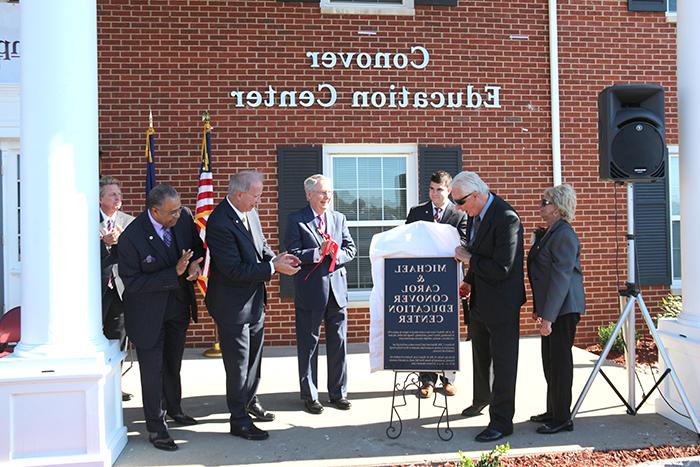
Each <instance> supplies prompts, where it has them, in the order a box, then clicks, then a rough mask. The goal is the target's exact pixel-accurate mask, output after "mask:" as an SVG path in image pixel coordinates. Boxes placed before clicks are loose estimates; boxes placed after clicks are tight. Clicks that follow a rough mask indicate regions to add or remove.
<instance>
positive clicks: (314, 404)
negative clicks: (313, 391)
mask: <svg viewBox="0 0 700 467" xmlns="http://www.w3.org/2000/svg"><path fill="white" fill-rule="evenodd" d="M304 407H306V411H307V412H309V413H312V414H314V415H318V414H320V413H321V412H323V406H322V405H321V403H320V402H319V401H310V400H308V399H306V400H304Z"/></svg>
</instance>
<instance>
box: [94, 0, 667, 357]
mask: <svg viewBox="0 0 700 467" xmlns="http://www.w3.org/2000/svg"><path fill="white" fill-rule="evenodd" d="M547 3H548V2H547V0H524V1H515V0H511V1H508V2H503V1H501V0H492V1H488V0H480V1H479V2H470V1H464V0H462V1H460V2H459V5H458V6H457V7H437V6H418V7H416V15H415V16H414V17H391V16H352V15H321V14H320V12H319V7H318V5H314V4H313V3H300V2H276V1H263V0H250V1H245V0H230V1H224V0H222V1H218V2H210V1H206V0H201V1H200V0H187V1H185V0H162V1H156V0H152V1H149V2H142V1H138V0H98V2H97V7H98V41H99V51H98V53H99V55H98V66H99V92H100V109H99V115H100V149H101V150H102V157H101V172H102V173H103V174H113V175H116V176H118V177H119V178H120V179H121V180H122V181H123V185H124V186H123V190H124V194H125V210H126V211H127V212H131V213H135V212H137V211H140V210H141V209H142V206H143V186H144V176H145V175H144V164H145V161H144V152H143V149H144V142H145V137H144V131H145V129H146V127H147V125H148V112H149V109H152V111H153V116H154V126H155V129H156V167H157V177H158V181H160V182H169V183H172V184H173V185H174V186H175V187H176V188H177V189H178V191H179V192H180V193H181V194H182V197H183V201H184V203H185V204H187V205H190V206H192V207H194V199H195V195H196V190H197V174H198V168H199V145H200V140H201V122H200V117H199V115H200V113H201V112H202V111H203V110H208V111H209V112H210V113H211V116H212V124H213V126H214V131H213V143H212V153H213V167H214V179H215V189H216V193H217V199H220V198H221V197H222V196H223V195H224V193H225V188H226V183H227V180H228V176H229V175H230V174H232V173H234V172H236V171H238V170H242V169H256V170H259V171H262V172H264V173H265V175H266V192H265V193H264V196H263V200H262V203H261V205H260V207H259V211H260V215H261V219H262V221H263V229H264V230H265V231H266V232H267V235H268V240H269V243H270V244H271V246H272V247H273V249H275V250H277V249H278V247H279V242H278V238H277V228H278V226H277V222H278V219H277V206H278V203H283V202H284V200H278V198H277V193H276V180H277V168H276V147H277V146H278V145H305V144H330V143H334V144H338V143H352V144H367V143H369V144H372V143H373V144H386V143H391V144H399V143H413V144H435V145H459V146H461V148H462V150H463V154H464V157H463V164H464V168H465V169H469V170H475V171H477V172H478V173H479V174H480V175H481V176H482V177H483V179H484V180H485V181H486V182H487V183H488V184H489V185H490V186H491V188H492V189H493V190H494V191H496V192H497V193H498V194H500V195H501V196H503V197H504V198H505V199H507V200H508V201H509V202H511V204H513V205H514V206H515V207H516V209H518V211H519V212H520V214H521V217H522V220H523V223H524V226H525V229H526V238H529V236H530V232H532V230H533V229H534V228H535V227H536V226H537V225H541V224H542V221H541V219H539V216H538V210H537V203H538V200H539V199H540V196H541V192H542V190H543V189H544V188H546V187H547V186H549V185H551V183H552V162H551V160H552V158H551V120H550V118H551V115H550V90H549V89H550V83H549V49H548V42H549V39H548V16H547ZM360 30H368V31H376V32H377V34H376V35H372V36H368V35H360V34H358V31H360ZM559 39H560V44H559V57H560V74H561V80H560V96H561V142H562V145H561V152H562V175H563V180H564V181H565V182H568V183H572V184H573V185H574V187H575V188H576V190H577V192H578V196H579V207H578V215H577V218H576V220H575V222H574V227H575V229H576V231H577V232H578V234H579V236H580V238H581V241H582V245H583V247H582V263H583V269H584V275H585V285H586V292H587V299H588V312H587V316H586V317H585V318H584V319H583V320H582V321H581V324H580V325H579V334H578V338H577V342H578V343H590V342H592V341H593V340H594V339H595V335H596V330H597V328H598V327H599V326H600V325H601V324H606V323H607V322H609V321H614V320H616V318H617V315H618V310H617V293H616V289H617V287H618V285H619V284H621V283H622V282H624V280H625V278H626V266H625V261H626V251H625V248H626V245H625V239H624V234H625V231H626V206H625V201H626V195H625V190H624V189H622V188H618V189H617V190H616V189H615V187H614V185H613V184H612V183H611V182H603V181H600V180H599V179H598V175H597V171H598V155H597V106H596V97H597V94H598V92H599V91H600V90H602V89H603V88H604V87H606V86H609V85H611V84H616V83H617V84H621V83H640V82H644V83H658V84H662V85H663V86H665V88H666V91H667V94H666V96H667V107H666V109H667V110H666V112H667V113H666V124H667V135H668V142H669V143H671V144H677V141H678V137H677V111H676V108H677V101H676V99H677V94H676V87H675V25H674V24H669V23H667V22H666V21H665V18H664V15H663V14H662V13H633V12H628V11H627V0H587V1H586V2H581V1H579V0H561V1H560V2H559ZM413 45H422V46H424V47H426V48H427V49H428V50H429V52H430V63H429V65H428V67H427V68H426V69H423V70H416V69H411V68H407V69H389V70H374V69H359V68H357V67H352V68H349V69H345V68H342V67H336V68H334V69H325V68H322V67H321V68H311V67H310V66H309V65H310V61H309V59H308V58H307V57H306V56H305V52H306V51H335V52H338V51H356V52H369V53H376V52H397V51H401V52H406V53H408V51H409V50H410V48H411V46H413ZM318 83H331V84H332V85H333V86H334V87H335V88H336V89H337V92H338V101H337V103H336V104H335V105H334V106H333V107H330V108H321V107H319V106H318V105H316V106H314V107H311V108H303V107H297V108H286V109H285V108H279V107H271V108H268V107H265V106H260V107H258V108H250V107H245V108H236V107H234V100H233V99H232V98H231V97H230V96H229V93H230V92H231V91H232V90H241V91H250V90H259V91H263V92H264V91H265V90H266V89H267V85H268V84H269V85H272V86H274V87H275V88H277V89H280V90H281V89H285V90H288V89H296V90H299V91H300V90H304V89H309V90H312V91H314V90H315V89H316V86H317V85H318ZM391 84H394V85H396V86H406V87H407V88H409V89H411V90H415V91H418V90H421V91H427V92H432V91H442V92H448V91H458V90H464V87H465V86H466V85H468V84H472V85H474V86H475V87H476V88H483V86H485V85H499V86H501V96H500V97H501V106H502V107H501V108H500V109H484V108H480V109H467V108H463V109H434V108H429V109H412V108H408V109H388V108H384V109H374V108H365V109H358V108H352V107H351V100H350V95H351V93H352V90H357V89H365V90H381V91H387V90H388V87H389V85H391ZM300 189H301V187H300ZM615 197H617V199H618V201H617V209H616V208H615V206H616V204H615V202H614V199H615ZM616 240H617V242H618V243H619V245H617V246H616ZM616 251H617V252H618V253H617V254H616ZM616 258H619V259H618V260H616ZM268 290H269V292H270V300H269V312H268V317H267V322H266V327H267V336H266V339H267V342H268V343H271V344H272V345H292V344H293V343H294V325H293V316H294V310H293V305H292V303H291V302H290V301H289V300H286V299H281V298H280V297H279V295H278V291H279V283H278V281H277V279H273V281H272V283H271V285H270V287H269V288H268ZM666 293H667V289H666V288H663V287H655V288H652V289H650V290H649V291H646V290H645V298H646V301H647V304H648V305H649V306H650V308H652V311H654V309H655V308H656V304H657V303H658V302H659V298H660V296H662V295H664V294H666ZM528 297H530V294H529V291H528ZM202 310H204V307H203V305H202ZM530 312H531V307H530V305H526V307H525V308H524V309H523V319H522V333H523V334H532V333H533V332H534V331H535V327H534V325H533V321H532V320H531V319H530ZM201 314H202V315H204V316H203V317H202V319H201V320H200V323H199V324H196V325H192V326H191V328H190V331H189V335H188V343H189V345H191V346H199V347H206V346H208V345H210V343H211V342H212V341H213V329H214V327H213V323H212V321H211V319H210V318H209V316H208V315H207V314H206V312H202V313H201ZM349 316H350V318H349V319H350V322H349V331H348V334H349V337H350V341H351V342H366V341H367V339H368V329H369V317H368V310H367V309H361V308H353V309H351V310H350V313H349Z"/></svg>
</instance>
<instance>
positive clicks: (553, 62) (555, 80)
mask: <svg viewBox="0 0 700 467" xmlns="http://www.w3.org/2000/svg"><path fill="white" fill-rule="evenodd" d="M549 84H550V94H551V96H552V179H553V185H554V186H556V185H560V184H561V137H560V131H559V130H560V121H559V38H558V35H557V0H549Z"/></svg>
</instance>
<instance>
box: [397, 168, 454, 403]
mask: <svg viewBox="0 0 700 467" xmlns="http://www.w3.org/2000/svg"><path fill="white" fill-rule="evenodd" d="M451 181H452V176H450V174H448V173H447V172H445V171H444V170H438V171H437V172H435V173H433V174H432V175H431V176H430V192H429V197H430V201H428V202H426V203H423V204H419V205H418V206H415V207H413V208H411V210H410V211H409V212H408V217H406V223H407V224H410V223H412V222H416V221H426V222H439V223H442V224H449V225H451V226H453V227H454V228H456V229H457V231H458V232H459V237H460V238H461V239H463V240H464V239H465V238H466V234H467V216H466V215H465V214H464V213H463V212H462V211H460V210H458V209H456V208H455V205H454V204H453V203H451V202H450V200H449V195H450V192H451V191H452V189H451V188H450V182H451ZM437 376H438V375H437V373H432V372H421V373H420V376H419V378H420V382H421V387H420V389H419V390H418V395H419V396H420V397H421V398H423V399H427V398H429V397H431V396H432V395H433V391H434V389H435V383H437ZM450 377H451V378H452V380H453V381H454V372H450V375H449V376H441V377H440V379H441V381H442V388H443V391H445V395H447V396H454V395H455V393H456V392H457V388H456V387H455V385H454V384H452V383H451V382H450Z"/></svg>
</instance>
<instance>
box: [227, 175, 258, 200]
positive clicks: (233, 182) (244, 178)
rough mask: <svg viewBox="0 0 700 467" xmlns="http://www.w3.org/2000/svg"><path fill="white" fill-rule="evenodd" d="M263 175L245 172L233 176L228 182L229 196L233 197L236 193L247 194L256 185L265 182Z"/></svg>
mask: <svg viewBox="0 0 700 467" xmlns="http://www.w3.org/2000/svg"><path fill="white" fill-rule="evenodd" d="M263 178H264V177H263V174H261V173H260V172H255V171H253V170H244V171H243V172H238V173H237V174H235V175H231V178H230V179H229V181H228V194H229V196H233V194H235V193H246V192H248V190H250V187H251V186H253V184H254V183H257V182H260V183H262V181H263Z"/></svg>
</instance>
